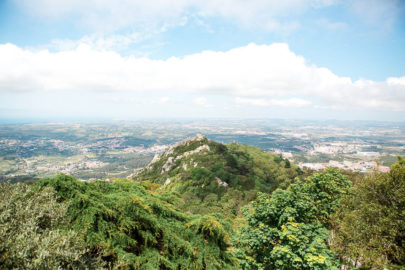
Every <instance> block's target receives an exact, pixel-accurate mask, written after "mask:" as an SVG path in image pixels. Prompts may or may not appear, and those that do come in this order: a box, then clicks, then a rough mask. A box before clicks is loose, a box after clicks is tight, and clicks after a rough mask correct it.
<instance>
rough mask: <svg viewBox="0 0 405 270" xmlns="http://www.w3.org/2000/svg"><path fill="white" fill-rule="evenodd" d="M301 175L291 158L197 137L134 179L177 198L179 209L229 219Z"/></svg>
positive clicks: (158, 158) (157, 159)
mask: <svg viewBox="0 0 405 270" xmlns="http://www.w3.org/2000/svg"><path fill="white" fill-rule="evenodd" d="M299 173H300V170H299V168H298V167H297V166H295V165H294V164H291V163H290V162H289V161H288V160H285V159H283V158H281V157H280V156H277V155H274V154H270V153H265V152H263V151H261V150H260V149H259V148H256V147H252V146H247V145H239V144H237V143H231V144H227V145H224V144H221V143H218V142H215V141H212V140H209V139H207V138H206V137H204V136H202V135H197V136H196V137H194V138H188V139H186V140H184V141H181V142H179V143H176V144H174V145H172V146H171V147H169V148H168V149H167V150H166V151H165V152H164V153H163V154H161V155H156V156H155V157H154V159H153V160H152V162H151V163H150V164H149V165H148V166H147V167H146V168H145V169H143V170H142V171H141V172H140V173H138V174H137V175H136V176H134V179H135V180H136V181H140V182H142V183H143V185H144V186H146V187H148V186H149V188H153V189H157V190H158V191H160V192H162V193H164V192H167V191H171V192H172V193H175V194H178V197H179V198H180V201H178V205H179V206H181V207H183V208H184V209H186V210H187V211H189V212H191V213H199V214H206V213H212V212H222V213H225V214H226V215H228V214H237V212H238V210H239V208H240V206H242V205H244V204H247V203H248V202H249V201H252V200H253V199H255V197H256V194H257V192H259V191H260V192H266V193H268V192H271V191H273V190H275V189H276V188H278V187H286V186H288V184H289V183H290V182H292V181H293V179H294V178H295V177H297V176H298V175H299ZM156 184H158V185H156Z"/></svg>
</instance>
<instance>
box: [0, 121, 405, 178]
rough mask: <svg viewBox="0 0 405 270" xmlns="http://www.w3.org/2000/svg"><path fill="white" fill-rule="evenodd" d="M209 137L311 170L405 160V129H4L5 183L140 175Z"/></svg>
mask: <svg viewBox="0 0 405 270" xmlns="http://www.w3.org/2000/svg"><path fill="white" fill-rule="evenodd" d="M197 133H201V134H204V135H205V136H207V137H208V138H209V139H212V140H216V141H218V142H223V143H230V142H237V143H240V144H248V145H253V146H257V147H259V148H261V149H262V150H264V151H268V152H273V153H276V154H279V155H281V156H282V157H283V158H288V159H289V160H290V161H291V162H294V163H295V164H297V165H298V166H299V167H300V168H301V169H303V170H307V169H310V170H323V169H325V168H326V167H336V168H339V169H343V170H351V171H356V172H361V173H363V172H364V173H365V172H369V171H373V170H377V171H380V172H387V171H389V166H390V165H391V164H393V163H394V162H395V161H396V157H397V156H398V155H405V125H404V124H401V123H399V124H398V123H384V124H382V123H379V122H375V123H373V122H341V121H330V122H325V121H323V122H322V121H318V122H317V121H292V120H250V121H244V120H239V121H233V120H215V121H214V120H209V121H208V120H207V121H202V120H198V121H197V120H194V121H191V120H190V121H150V122H146V121H142V122H128V121H125V122H124V121H115V122H102V123H42V124H13V125H12V124H7V125H0V178H1V179H2V180H11V181H13V180H19V179H29V178H33V179H36V178H42V177H51V176H53V175H55V174H57V173H65V174H69V175H74V176H76V177H78V178H79V179H83V180H90V179H99V178H111V177H121V178H126V177H130V176H132V175H133V174H134V173H135V172H136V171H137V170H139V168H142V167H144V166H146V165H147V164H148V163H149V162H150V161H151V160H152V158H153V157H154V156H155V154H159V153H162V152H163V151H164V150H165V149H167V147H168V146H169V145H170V144H173V143H176V142H178V141H181V140H183V139H184V138H187V137H190V136H193V135H195V134H197Z"/></svg>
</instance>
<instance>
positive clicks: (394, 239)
mask: <svg viewBox="0 0 405 270" xmlns="http://www.w3.org/2000/svg"><path fill="white" fill-rule="evenodd" d="M333 219H334V220H335V227H334V229H335V237H334V238H333V241H332V247H333V248H334V250H335V251H336V252H338V253H340V254H342V256H344V257H346V258H350V260H349V261H359V262H360V263H361V264H363V265H364V266H365V267H370V268H373V269H383V268H384V267H385V268H399V265H402V266H405V160H404V159H403V158H399V160H398V162H397V163H395V164H394V165H393V166H392V167H391V171H390V173H375V174H372V175H369V176H368V177H366V178H365V179H363V180H362V181H360V182H358V184H357V185H356V186H354V188H353V189H352V190H351V192H350V195H349V196H347V197H346V198H345V199H343V200H342V201H341V203H340V206H339V208H338V211H337V213H336V214H335V216H334V218H333Z"/></svg>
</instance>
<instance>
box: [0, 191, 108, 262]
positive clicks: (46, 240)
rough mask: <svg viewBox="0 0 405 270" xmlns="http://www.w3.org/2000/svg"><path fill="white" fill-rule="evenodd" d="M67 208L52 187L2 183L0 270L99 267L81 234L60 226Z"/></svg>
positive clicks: (65, 224)
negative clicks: (58, 200) (39, 188)
mask: <svg viewBox="0 0 405 270" xmlns="http://www.w3.org/2000/svg"><path fill="white" fill-rule="evenodd" d="M66 209H67V204H65V203H58V202H57V201H56V199H55V192H54V191H53V189H50V188H46V189H43V190H41V191H39V192H35V191H33V189H32V186H28V185H25V184H21V183H18V184H14V185H12V184H9V183H2V184H0V224H1V226H0V269H78V268H100V267H101V266H102V264H101V262H100V261H99V260H98V259H97V256H92V255H91V254H90V253H89V252H88V250H87V249H86V248H85V246H84V244H83V242H82V241H81V239H80V237H79V236H78V234H77V233H76V232H74V231H72V230H67V229H65V230H63V229H61V227H65V228H66V227H68V223H67V222H68V220H67V218H66Z"/></svg>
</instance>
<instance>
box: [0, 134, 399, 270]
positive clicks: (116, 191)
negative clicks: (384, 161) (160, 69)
mask: <svg viewBox="0 0 405 270" xmlns="http://www.w3.org/2000/svg"><path fill="white" fill-rule="evenodd" d="M0 224H1V226H0V269H173V270H180V269H201V270H203V269H204V270H205V269H206V270H211V269H246V270H247V269H255V270H259V269H263V270H267V269H268V270H270V269H286V270H287V269H301V270H304V269H405V159H403V158H401V157H398V160H397V162H396V163H395V164H393V165H392V166H391V170H390V172H389V173H379V172H377V171H376V172H372V173H369V174H355V173H349V172H344V171H339V170H337V169H333V168H328V169H326V170H324V171H322V172H316V173H308V172H303V171H302V170H300V169H299V168H298V167H297V166H296V165H295V164H293V163H292V162H290V161H289V160H288V159H285V158H283V157H282V156H279V155H275V154H271V153H267V152H262V151H261V150H260V149H259V148H256V147H252V146H247V145H239V144H236V143H230V144H226V145H225V144H221V143H218V142H215V141H211V140H208V139H207V138H205V137H199V136H197V137H196V138H194V139H188V140H185V141H183V142H180V143H177V144H176V145H174V146H172V147H170V148H169V149H168V150H166V152H164V153H163V154H161V155H159V156H155V158H154V159H153V161H152V162H151V163H150V164H149V165H148V166H147V167H145V168H144V169H143V170H142V171H140V172H139V173H138V174H137V175H135V176H133V179H118V178H117V179H111V180H110V181H106V180H102V179H100V180H96V181H79V180H77V179H75V178H74V177H71V176H68V175H63V174H60V175H58V176H56V177H53V178H45V179H41V180H39V181H26V182H24V183H14V184H12V183H7V182H3V183H1V184H0Z"/></svg>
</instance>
